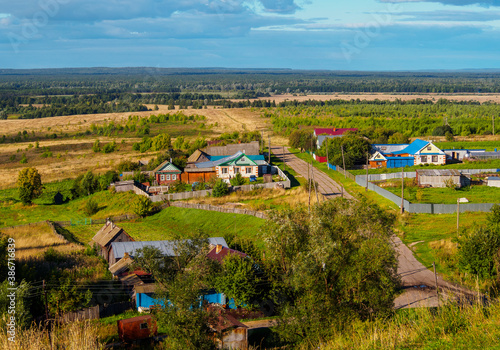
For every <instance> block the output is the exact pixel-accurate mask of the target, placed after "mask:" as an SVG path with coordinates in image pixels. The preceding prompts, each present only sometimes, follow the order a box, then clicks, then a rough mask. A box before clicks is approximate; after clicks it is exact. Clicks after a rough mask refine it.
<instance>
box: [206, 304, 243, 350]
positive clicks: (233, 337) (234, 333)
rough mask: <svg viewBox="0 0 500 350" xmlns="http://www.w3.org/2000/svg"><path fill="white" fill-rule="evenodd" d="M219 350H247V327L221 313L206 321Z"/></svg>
mask: <svg viewBox="0 0 500 350" xmlns="http://www.w3.org/2000/svg"><path fill="white" fill-rule="evenodd" d="M208 324H209V326H210V329H211V330H212V333H213V338H214V340H215V344H216V346H217V348H219V349H241V350H246V349H248V327H247V326H245V325H244V324H243V323H241V322H240V321H238V320H237V319H236V318H234V317H233V316H231V315H227V314H223V313H222V312H221V313H220V314H218V315H216V316H212V318H211V319H210V320H209V321H208Z"/></svg>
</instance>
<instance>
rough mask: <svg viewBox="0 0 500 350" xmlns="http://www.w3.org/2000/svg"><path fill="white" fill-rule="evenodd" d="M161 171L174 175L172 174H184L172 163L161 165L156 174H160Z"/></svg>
mask: <svg viewBox="0 0 500 350" xmlns="http://www.w3.org/2000/svg"><path fill="white" fill-rule="evenodd" d="M160 171H164V172H169V173H172V172H173V173H181V172H182V171H180V170H179V168H177V167H176V166H175V165H173V164H172V163H170V162H167V163H164V164H162V165H160V166H159V167H158V169H157V170H156V172H160Z"/></svg>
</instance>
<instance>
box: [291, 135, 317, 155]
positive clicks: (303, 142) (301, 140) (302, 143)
mask: <svg viewBox="0 0 500 350" xmlns="http://www.w3.org/2000/svg"><path fill="white" fill-rule="evenodd" d="M288 143H289V145H290V146H292V147H294V148H298V149H300V151H301V152H304V151H305V150H306V151H314V150H315V149H316V138H315V137H314V134H313V132H312V130H295V131H293V132H292V133H291V134H290V136H289V137H288Z"/></svg>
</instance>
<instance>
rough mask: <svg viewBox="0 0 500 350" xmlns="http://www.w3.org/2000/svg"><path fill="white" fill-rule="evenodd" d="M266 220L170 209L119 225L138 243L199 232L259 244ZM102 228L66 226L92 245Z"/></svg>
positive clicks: (94, 226)
mask: <svg viewBox="0 0 500 350" xmlns="http://www.w3.org/2000/svg"><path fill="white" fill-rule="evenodd" d="M265 223H266V221H265V220H263V219H259V218H256V217H254V216H249V215H238V214H227V213H219V212H214V211H205V210H198V209H184V208H177V207H169V208H166V209H164V210H162V211H161V212H159V213H158V214H155V215H152V216H149V217H146V218H143V219H137V220H134V221H125V222H120V223H117V225H118V226H120V227H122V228H123V229H124V230H125V231H126V232H127V233H128V234H130V235H131V236H132V237H133V238H134V239H135V240H137V241H157V240H168V239H175V238H178V237H186V238H189V237H192V235H193V234H194V233H196V232H198V231H201V232H203V233H204V234H206V235H207V236H210V237H224V238H226V239H228V240H229V239H231V238H232V237H233V236H237V237H240V238H249V239H251V240H253V241H258V234H259V232H260V229H261V228H263V227H264V224H265ZM100 227H101V225H87V226H71V227H66V229H68V231H70V232H71V233H72V234H73V235H74V237H75V238H76V239H77V240H78V241H80V242H82V243H89V242H90V241H91V239H92V237H93V236H94V235H95V233H96V232H97V231H98V230H99V228H100Z"/></svg>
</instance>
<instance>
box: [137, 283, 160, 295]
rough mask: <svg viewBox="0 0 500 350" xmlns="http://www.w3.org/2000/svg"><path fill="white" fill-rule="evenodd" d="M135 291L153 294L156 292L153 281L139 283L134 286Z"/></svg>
mask: <svg viewBox="0 0 500 350" xmlns="http://www.w3.org/2000/svg"><path fill="white" fill-rule="evenodd" d="M134 289H135V292H136V293H143V294H153V293H154V292H156V284H154V283H146V284H139V285H137V284H136V285H135V286H134Z"/></svg>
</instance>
